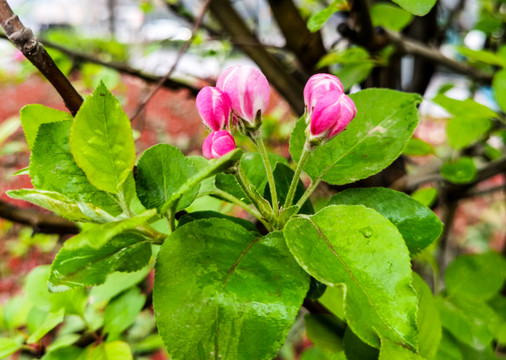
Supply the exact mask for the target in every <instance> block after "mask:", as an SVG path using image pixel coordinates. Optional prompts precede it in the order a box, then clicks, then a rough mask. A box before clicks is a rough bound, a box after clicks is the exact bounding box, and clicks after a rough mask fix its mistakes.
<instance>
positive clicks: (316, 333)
mask: <svg viewBox="0 0 506 360" xmlns="http://www.w3.org/2000/svg"><path fill="white" fill-rule="evenodd" d="M304 322H305V324H306V334H307V337H308V338H309V340H311V342H312V343H313V344H315V345H316V346H318V347H319V348H320V349H322V350H327V351H330V352H339V351H343V350H344V346H343V339H342V337H343V335H344V328H343V327H342V324H340V323H339V322H337V321H336V319H335V318H334V317H333V316H332V315H329V314H306V315H305V316H304Z"/></svg>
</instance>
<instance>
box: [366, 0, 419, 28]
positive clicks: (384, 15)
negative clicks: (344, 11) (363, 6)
mask: <svg viewBox="0 0 506 360" xmlns="http://www.w3.org/2000/svg"><path fill="white" fill-rule="evenodd" d="M370 13H371V20H372V24H373V26H381V27H384V28H386V29H390V30H392V31H401V30H402V29H404V28H405V27H406V26H408V25H409V23H410V22H411V20H413V15H411V14H410V13H409V12H407V11H406V10H403V9H401V8H399V7H397V6H395V5H393V4H389V3H384V2H380V3H374V4H373V5H372V6H371V10H370Z"/></svg>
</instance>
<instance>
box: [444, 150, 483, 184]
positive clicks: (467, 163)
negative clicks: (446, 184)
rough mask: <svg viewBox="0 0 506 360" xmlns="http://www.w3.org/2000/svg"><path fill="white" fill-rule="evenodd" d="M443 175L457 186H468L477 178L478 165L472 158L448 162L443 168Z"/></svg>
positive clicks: (464, 157)
mask: <svg viewBox="0 0 506 360" xmlns="http://www.w3.org/2000/svg"><path fill="white" fill-rule="evenodd" d="M441 175H443V177H444V178H445V179H446V180H448V181H450V182H452V183H455V184H467V183H469V182H471V181H473V180H474V178H475V177H476V165H474V161H473V159H472V158H470V157H466V156H463V157H461V158H459V159H457V160H456V161H454V162H452V161H448V162H445V163H444V164H443V166H441Z"/></svg>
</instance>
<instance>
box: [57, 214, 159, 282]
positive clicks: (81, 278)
mask: <svg viewBox="0 0 506 360" xmlns="http://www.w3.org/2000/svg"><path fill="white" fill-rule="evenodd" d="M152 215H153V212H147V214H146V215H143V216H138V217H134V218H131V219H128V220H123V221H118V222H111V223H107V224H104V225H97V226H95V227H93V228H91V229H89V230H87V231H84V232H82V233H80V234H79V235H77V236H74V237H73V238H71V239H70V240H67V241H66V242H65V244H64V246H63V247H62V249H61V250H60V252H59V253H58V255H56V258H55V259H54V261H53V264H52V265H51V275H50V277H49V288H50V290H51V291H52V292H60V291H65V290H69V289H71V288H76V287H82V286H87V285H98V284H101V283H103V282H104V281H105V279H106V278H107V275H108V274H109V273H111V272H114V271H126V272H132V271H137V270H139V269H141V268H143V267H144V266H146V265H147V264H148V262H149V259H150V257H151V245H150V242H149V239H147V238H146V237H144V236H142V235H140V234H139V233H137V232H135V229H136V228H137V227H138V226H140V225H143V224H144V223H145V221H146V220H147V219H148V218H149V217H151V216H152Z"/></svg>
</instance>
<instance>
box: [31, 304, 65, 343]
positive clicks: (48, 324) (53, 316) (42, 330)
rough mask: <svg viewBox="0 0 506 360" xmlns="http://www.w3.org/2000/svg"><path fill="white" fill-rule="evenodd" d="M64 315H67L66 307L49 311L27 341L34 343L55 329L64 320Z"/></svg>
mask: <svg viewBox="0 0 506 360" xmlns="http://www.w3.org/2000/svg"><path fill="white" fill-rule="evenodd" d="M64 315H65V310H64V309H60V310H58V311H56V312H49V313H47V315H46V316H44V317H43V318H42V319H41V320H42V321H40V323H39V324H37V325H38V326H37V329H36V330H35V331H34V332H33V333H32V334H31V335H30V337H29V338H28V340H26V342H27V343H28V344H32V343H34V342H37V341H39V340H40V339H42V337H43V336H44V335H46V334H47V333H48V332H50V331H51V330H53V329H54V328H55V327H56V326H57V325H58V324H60V323H61V322H62V321H63V317H64Z"/></svg>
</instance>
